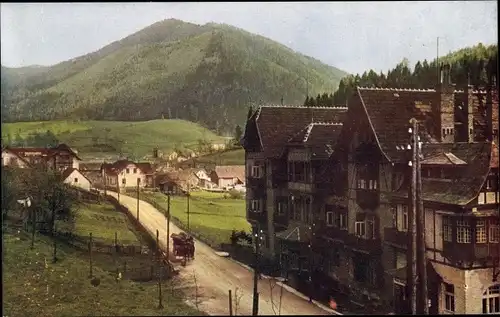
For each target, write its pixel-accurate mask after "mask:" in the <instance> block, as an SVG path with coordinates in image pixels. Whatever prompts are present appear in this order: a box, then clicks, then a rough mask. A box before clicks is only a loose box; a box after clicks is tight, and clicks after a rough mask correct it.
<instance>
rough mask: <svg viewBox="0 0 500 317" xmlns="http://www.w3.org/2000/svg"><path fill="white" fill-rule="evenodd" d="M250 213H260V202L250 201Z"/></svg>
mask: <svg viewBox="0 0 500 317" xmlns="http://www.w3.org/2000/svg"><path fill="white" fill-rule="evenodd" d="M250 211H252V212H260V200H257V199H252V200H251V201H250Z"/></svg>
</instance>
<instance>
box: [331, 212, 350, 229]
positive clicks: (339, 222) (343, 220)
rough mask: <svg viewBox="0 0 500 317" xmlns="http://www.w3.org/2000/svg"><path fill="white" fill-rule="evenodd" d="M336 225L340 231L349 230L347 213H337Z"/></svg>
mask: <svg viewBox="0 0 500 317" xmlns="http://www.w3.org/2000/svg"><path fill="white" fill-rule="evenodd" d="M334 225H335V227H337V228H340V229H343V230H345V229H347V215H346V213H345V212H342V211H338V212H336V213H335V219H334Z"/></svg>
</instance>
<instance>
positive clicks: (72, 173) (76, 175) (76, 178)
mask: <svg viewBox="0 0 500 317" xmlns="http://www.w3.org/2000/svg"><path fill="white" fill-rule="evenodd" d="M62 179H63V182H64V183H65V184H69V185H71V186H75V187H80V188H82V189H85V190H88V191H90V188H91V187H92V182H91V181H90V179H88V178H87V177H86V176H85V175H83V174H82V172H80V171H79V170H77V169H76V168H72V167H70V168H67V169H66V170H65V171H64V172H63V173H62Z"/></svg>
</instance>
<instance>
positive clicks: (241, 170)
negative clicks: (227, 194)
mask: <svg viewBox="0 0 500 317" xmlns="http://www.w3.org/2000/svg"><path fill="white" fill-rule="evenodd" d="M210 178H211V180H212V182H213V183H215V184H217V186H218V187H219V188H228V187H233V186H235V185H242V184H243V185H244V184H245V165H226V166H216V167H215V169H214V170H213V171H212V172H211V173H210Z"/></svg>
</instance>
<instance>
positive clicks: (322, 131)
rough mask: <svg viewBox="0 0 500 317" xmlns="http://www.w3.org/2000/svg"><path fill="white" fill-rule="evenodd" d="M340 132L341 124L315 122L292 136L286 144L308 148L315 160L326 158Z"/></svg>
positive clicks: (330, 152)
mask: <svg viewBox="0 0 500 317" xmlns="http://www.w3.org/2000/svg"><path fill="white" fill-rule="evenodd" d="M341 130H342V123H325V122H315V123H311V124H309V125H307V126H306V127H305V128H304V129H302V130H301V131H300V132H298V133H297V134H295V135H294V136H292V137H291V138H290V139H289V141H288V142H289V143H290V144H301V145H305V146H307V147H309V148H310V149H311V152H312V155H313V157H314V158H316V159H323V158H328V157H329V156H330V155H331V154H332V152H333V148H334V147H335V145H336V143H337V138H338V136H339V135H340V132H341Z"/></svg>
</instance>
